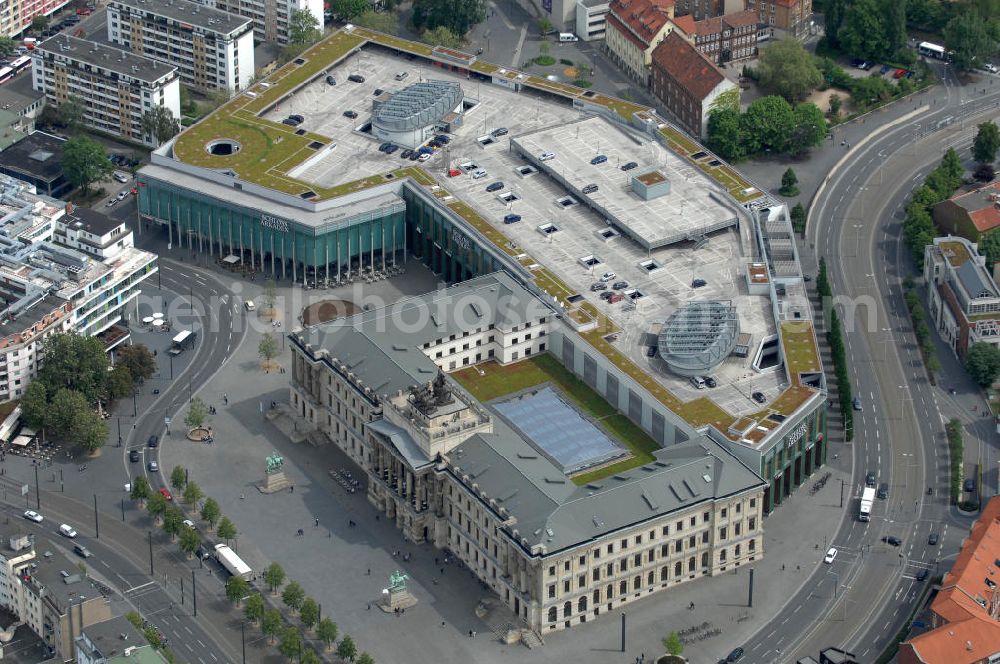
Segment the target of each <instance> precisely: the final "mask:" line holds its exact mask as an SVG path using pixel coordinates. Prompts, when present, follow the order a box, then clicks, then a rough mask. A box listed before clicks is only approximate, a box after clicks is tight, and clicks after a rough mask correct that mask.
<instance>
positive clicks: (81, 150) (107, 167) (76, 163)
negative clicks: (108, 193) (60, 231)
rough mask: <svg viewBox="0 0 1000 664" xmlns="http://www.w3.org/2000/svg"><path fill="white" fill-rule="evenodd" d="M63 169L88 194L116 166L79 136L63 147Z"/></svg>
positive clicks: (67, 176) (88, 141)
mask: <svg viewBox="0 0 1000 664" xmlns="http://www.w3.org/2000/svg"><path fill="white" fill-rule="evenodd" d="M62 168H63V171H64V172H65V173H66V178H67V179H68V180H69V181H70V183H71V184H72V185H73V186H74V187H80V188H81V189H83V192H84V193H85V194H86V193H87V192H88V191H90V185H91V184H92V183H93V182H96V181H97V180H100V179H102V178H104V177H106V176H108V175H109V174H110V173H111V171H113V170H114V164H112V163H111V161H110V160H109V159H108V155H107V154H106V153H105V152H104V148H103V147H101V145H100V143H97V142H96V141H94V140H92V139H90V138H87V137H86V136H77V137H75V138H71V139H69V140H68V141H66V143H65V144H64V145H63V158H62ZM95 338H96V337H95Z"/></svg>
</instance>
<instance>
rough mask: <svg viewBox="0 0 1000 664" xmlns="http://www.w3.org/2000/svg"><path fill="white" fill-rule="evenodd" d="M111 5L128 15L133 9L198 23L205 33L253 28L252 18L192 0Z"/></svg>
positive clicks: (121, 0)
mask: <svg viewBox="0 0 1000 664" xmlns="http://www.w3.org/2000/svg"><path fill="white" fill-rule="evenodd" d="M110 5H111V6H112V7H115V5H118V6H120V10H119V11H122V10H124V11H123V13H124V14H126V15H128V13H129V11H131V12H132V13H133V14H135V13H137V14H140V15H146V14H149V15H151V16H160V17H163V18H165V19H167V20H170V21H174V22H176V23H179V24H181V25H182V26H197V27H198V28H201V30H202V31H204V32H217V33H221V34H224V35H227V34H229V33H231V32H236V31H237V30H239V31H240V32H244V31H246V30H249V29H251V28H252V26H251V25H250V24H251V23H252V21H251V20H250V19H249V18H245V17H243V16H238V15H236V14H230V13H228V12H224V11H221V10H219V9H215V8H213V7H208V6H205V5H202V4H200V3H197V2H191V1H190V0H159V1H157V2H146V1H145V0H113V1H112V2H111V3H110ZM175 27H176V26H175Z"/></svg>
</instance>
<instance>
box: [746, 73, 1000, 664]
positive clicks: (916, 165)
mask: <svg viewBox="0 0 1000 664" xmlns="http://www.w3.org/2000/svg"><path fill="white" fill-rule="evenodd" d="M941 74H942V81H943V83H944V85H943V86H942V88H937V89H936V90H937V91H938V94H937V96H936V97H935V98H934V101H933V102H932V105H931V106H930V107H922V108H921V109H919V110H918V111H917V112H916V113H915V116H914V117H913V118H912V119H910V120H908V121H906V122H904V123H902V124H900V125H899V126H896V127H893V128H890V129H887V130H885V131H883V132H881V133H877V134H876V135H873V136H871V137H869V138H867V139H865V142H864V144H863V145H856V146H855V148H854V149H853V150H852V151H851V152H850V153H849V154H848V155H847V156H846V157H845V158H844V159H843V160H842V161H841V163H839V164H838V165H837V167H836V168H835V169H834V170H833V172H832V173H831V174H830V175H829V176H828V178H827V183H826V186H825V187H824V188H823V189H822V190H821V192H820V193H819V195H818V196H817V197H816V199H815V200H814V202H813V205H812V211H811V214H810V231H809V240H810V243H811V246H812V247H813V248H814V250H815V253H816V255H817V256H823V257H825V258H826V261H827V265H828V268H829V272H830V277H831V283H832V285H833V289H834V292H835V293H837V294H838V295H840V294H846V297H844V296H842V297H840V298H838V304H843V305H844V310H843V315H842V317H841V318H842V320H843V321H844V324H845V341H846V345H847V355H848V362H849V364H850V366H851V372H852V375H851V379H852V384H853V386H854V390H855V392H856V393H857V394H858V395H859V396H860V398H861V400H862V404H863V408H864V410H863V411H862V412H860V413H855V441H854V442H853V443H852V444H851V445H852V447H853V452H854V459H853V463H854V465H853V478H854V481H853V491H851V492H849V496H850V498H851V500H848V501H846V508H847V509H846V511H845V514H844V517H843V520H842V523H841V527H840V528H839V530H838V532H837V534H836V535H835V536H834V537H833V538H832V539H831V545H832V546H836V547H837V548H838V549H839V551H840V553H839V555H838V557H837V559H836V561H835V563H834V564H832V565H820V566H819V567H818V568H817V569H816V570H815V571H814V572H813V574H812V575H810V577H809V578H808V579H807V580H806V581H805V582H804V583H803V585H802V586H801V587H800V589H799V590H798V591H797V592H796V593H794V594H793V595H792V596H791V597H790V598H789V600H788V601H787V603H786V605H785V606H784V607H783V609H782V610H781V611H779V613H778V614H777V615H776V616H775V617H774V619H773V620H772V621H771V622H770V623H769V624H768V625H767V626H766V627H764V628H762V629H761V630H760V631H759V632H758V633H757V634H756V635H755V637H754V638H753V639H751V640H750V641H749V642H748V643H747V644H746V645H745V646H744V648H745V650H746V652H747V655H748V658H747V659H748V661H751V662H762V663H763V662H775V661H794V660H795V659H797V658H799V657H802V656H805V655H811V656H813V657H816V656H817V653H818V652H819V651H820V650H821V649H822V648H823V647H826V646H838V647H843V648H846V649H848V650H850V651H852V652H854V653H855V654H856V655H857V656H858V657H859V659H860V661H872V660H873V659H874V658H875V657H876V656H877V654H878V653H879V652H881V650H882V649H883V648H884V647H885V646H886V645H887V644H888V643H889V641H890V640H891V639H893V638H895V636H896V634H897V632H898V630H899V629H900V628H901V627H902V626H903V625H904V624H905V621H906V620H907V619H908V617H909V615H910V611H911V609H912V607H913V604H914V601H915V600H916V598H917V597H918V595H919V590H920V589H921V585H922V584H921V583H919V582H917V581H916V576H917V575H918V574H919V573H920V572H921V571H922V570H927V572H928V574H929V575H930V576H933V575H934V574H936V573H937V572H938V571H939V562H940V561H941V559H942V557H943V556H945V555H946V554H948V553H951V552H954V551H957V549H958V545H959V544H960V542H961V538H962V537H963V535H964V530H965V529H966V528H967V526H968V519H966V518H962V517H958V516H956V515H954V514H953V513H952V511H951V509H950V506H949V504H948V467H949V462H948V456H947V444H946V441H945V440H944V436H943V426H942V421H941V420H942V418H941V416H940V414H939V409H938V402H937V401H936V398H937V397H938V395H937V394H936V393H935V390H934V388H933V387H932V386H931V385H930V384H929V383H928V382H927V378H926V374H925V372H924V369H923V364H922V361H921V358H920V353H919V348H918V347H917V344H916V341H915V339H914V337H913V335H912V331H911V330H910V326H909V319H908V315H907V313H906V308H905V304H904V302H903V297H902V291H901V288H900V282H901V281H902V278H903V276H904V275H905V274H906V271H907V269H908V268H907V263H906V261H907V260H908V258H907V257H906V256H905V253H904V252H905V251H906V249H905V245H904V244H903V242H902V235H901V219H902V218H903V207H904V206H905V203H906V200H907V199H908V198H909V195H910V194H911V192H912V189H913V188H914V187H915V186H916V185H917V184H919V183H920V181H921V180H922V179H923V177H924V176H925V175H926V173H927V172H928V171H929V170H930V169H931V168H933V167H934V166H935V165H936V164H937V163H938V162H939V161H940V158H941V155H942V154H943V153H944V151H945V150H946V149H947V147H951V146H955V147H957V148H959V149H960V152H961V150H963V149H965V148H966V147H967V145H968V143H969V142H970V141H971V135H972V132H973V131H974V125H975V123H976V122H980V121H982V120H983V119H987V118H989V117H991V116H992V115H993V114H995V113H996V112H997V110H998V99H1000V91H998V92H995V93H993V94H983V95H982V96H980V97H976V98H973V99H971V100H963V99H962V92H963V91H962V90H961V88H958V87H957V86H956V85H955V80H954V77H953V76H952V74H951V73H950V72H949V71H947V70H945V71H942V72H941ZM932 94H933V93H932ZM868 472H875V473H877V474H878V482H880V483H881V482H886V483H888V484H889V487H890V488H889V497H888V499H887V500H879V501H877V503H876V506H875V510H874V514H873V517H872V520H871V521H870V522H868V523H862V522H860V521H858V520H857V510H858V502H857V497H858V496H859V495H860V491H861V488H862V487H863V486H864V479H865V475H866V473H868ZM927 487H933V488H934V489H935V492H934V495H933V496H928V495H926V494H925V489H926V488H927ZM931 532H935V533H938V535H939V536H940V540H939V543H938V544H937V545H936V546H932V545H930V544H928V536H929V534H930V533H931ZM890 535H891V536H895V537H898V538H900V539H901V540H902V546H900V547H894V546H891V545H888V544H886V543H885V542H884V541H883V538H885V537H888V536H890ZM821 554H822V552H817V560H819V558H820V556H821ZM952 555H953V554H952Z"/></svg>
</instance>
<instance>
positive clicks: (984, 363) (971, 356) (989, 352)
mask: <svg viewBox="0 0 1000 664" xmlns="http://www.w3.org/2000/svg"><path fill="white" fill-rule="evenodd" d="M965 370H966V371H968V372H969V375H970V376H971V377H972V380H974V381H976V383H977V384H978V385H979V386H980V387H989V386H990V385H992V384H993V381H994V380H996V377H997V374H1000V349H998V348H997V347H996V346H994V345H993V344H988V343H986V342H985V341H977V342H976V343H974V344H972V345H971V346H969V350H968V351H967V352H966V354H965Z"/></svg>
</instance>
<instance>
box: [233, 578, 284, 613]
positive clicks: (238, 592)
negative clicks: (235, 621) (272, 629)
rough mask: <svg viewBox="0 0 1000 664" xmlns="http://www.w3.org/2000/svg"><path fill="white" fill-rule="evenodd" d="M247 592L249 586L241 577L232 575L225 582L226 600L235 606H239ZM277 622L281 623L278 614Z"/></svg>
mask: <svg viewBox="0 0 1000 664" xmlns="http://www.w3.org/2000/svg"><path fill="white" fill-rule="evenodd" d="M249 592H250V584H249V583H247V580H246V579H244V578H243V577H242V576H236V575H233V576H231V577H229V580H228V581H226V598H227V599H228V600H229V601H230V602H232V603H233V604H235V605H236V606H239V604H240V602H242V601H243V598H244V597H246V596H247V594H249ZM278 622H279V623H280V622H281V616H280V614H279V616H278Z"/></svg>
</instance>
